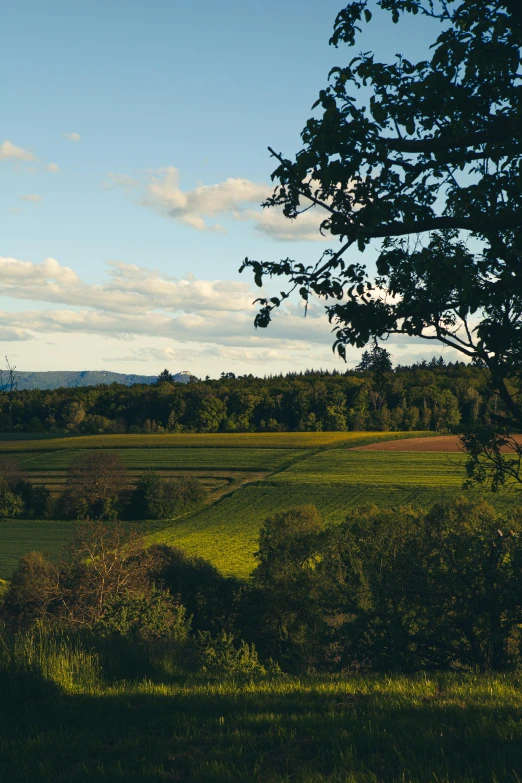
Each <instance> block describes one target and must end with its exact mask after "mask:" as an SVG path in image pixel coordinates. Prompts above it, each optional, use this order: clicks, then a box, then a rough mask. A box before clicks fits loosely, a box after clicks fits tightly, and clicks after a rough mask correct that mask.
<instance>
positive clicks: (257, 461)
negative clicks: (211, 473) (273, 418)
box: [19, 447, 306, 472]
mask: <svg viewBox="0 0 522 783" xmlns="http://www.w3.org/2000/svg"><path fill="white" fill-rule="evenodd" d="M107 451H109V453H113V454H119V455H120V457H121V460H122V462H123V464H124V465H125V466H126V467H127V468H130V469H135V470H136V469H139V470H148V469H151V470H156V469H162V470H255V471H259V470H266V471H270V472H273V471H276V470H281V469H282V468H283V467H286V465H288V464H290V463H291V462H292V461H293V460H296V459H298V458H299V457H301V456H303V455H305V454H306V451H305V450H304V449H286V448H277V449H268V448H261V449H259V448H248V449H238V448H235V449H232V448H227V447H224V448H212V449H209V448H185V449H183V448H179V447H178V448H168V449H157V448H147V449H137V448H132V449H130V448H129V449H121V450H118V451H114V450H112V449H110V450H109V449H107ZM88 453H89V451H88V450H87V449H81V450H80V449H66V450H65V449H64V450H63V451H57V452H51V453H46V454H31V455H23V456H21V457H20V459H19V462H20V464H21V465H22V466H23V468H24V470H65V469H67V468H68V466H69V464H70V462H71V460H73V459H76V458H77V457H81V456H82V455H85V454H88Z"/></svg>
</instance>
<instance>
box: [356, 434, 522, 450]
mask: <svg viewBox="0 0 522 783" xmlns="http://www.w3.org/2000/svg"><path fill="white" fill-rule="evenodd" d="M515 439H516V441H517V443H522V435H515ZM355 448H356V449H358V450H360V451H418V452H420V451H426V452H427V451H446V452H457V451H462V446H461V445H460V443H459V438H458V436H457V435H434V436H431V437H428V438H411V439H408V440H386V441H383V442H377V443H369V444H368V445H366V446H355ZM505 451H509V449H505Z"/></svg>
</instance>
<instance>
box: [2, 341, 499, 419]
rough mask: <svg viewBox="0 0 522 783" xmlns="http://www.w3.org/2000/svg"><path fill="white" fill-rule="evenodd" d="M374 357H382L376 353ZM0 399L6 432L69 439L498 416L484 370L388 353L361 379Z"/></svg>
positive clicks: (318, 377) (227, 378)
mask: <svg viewBox="0 0 522 783" xmlns="http://www.w3.org/2000/svg"><path fill="white" fill-rule="evenodd" d="M376 351H377V353H376ZM169 377H170V376H169V373H168V372H166V371H165V372H164V373H162V374H161V375H160V376H159V379H158V382H157V383H155V384H152V385H143V384H136V385H134V386H131V387H127V386H123V385H121V384H116V383H114V384H111V385H108V386H91V387H82V388H73V389H71V388H62V389H55V390H38V389H33V390H24V391H16V390H12V391H7V390H5V391H3V392H1V393H0V431H2V432H44V431H45V432H50V433H53V432H54V433H57V432H71V433H84V434H96V433H106V432H109V433H110V432H112V433H125V432H129V433H141V432H144V433H150V432H263V431H269V432H277V431H285V430H286V431H316V430H340V431H343V430H383V431H388V430H435V431H438V432H440V431H447V430H451V429H452V428H453V427H457V426H459V425H464V426H467V425H476V424H485V423H488V421H489V414H490V413H491V412H493V413H500V412H502V406H501V403H500V401H499V400H498V398H497V396H495V395H494V393H493V392H492V391H491V389H490V387H489V383H488V382H489V371H488V370H487V369H486V368H483V367H480V366H477V365H473V364H464V363H463V362H456V363H449V364H446V363H445V362H444V361H443V359H442V358H439V359H436V358H433V359H432V360H431V361H430V362H421V363H418V364H414V365H412V366H398V367H396V368H395V369H392V368H391V363H390V362H389V359H388V357H387V354H386V352H385V351H384V350H383V349H374V350H373V352H371V353H370V352H366V353H365V355H364V356H363V361H362V362H361V364H360V365H359V367H358V368H356V369H355V370H348V371H346V372H344V373H341V372H337V371H334V372H331V373H330V372H323V371H319V372H316V371H307V372H305V373H300V374H297V373H289V374H287V375H285V376H282V375H279V376H272V377H268V378H255V377H254V376H252V375H245V376H239V377H236V376H235V375H234V374H233V373H223V374H222V377H221V378H220V379H217V380H212V379H210V378H207V379H206V380H197V379H192V380H191V382H190V383H188V384H180V383H175V382H173V381H171V380H169Z"/></svg>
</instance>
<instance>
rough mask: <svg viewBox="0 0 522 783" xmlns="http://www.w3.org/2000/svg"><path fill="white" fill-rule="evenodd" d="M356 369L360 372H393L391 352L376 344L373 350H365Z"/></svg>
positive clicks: (380, 373)
mask: <svg viewBox="0 0 522 783" xmlns="http://www.w3.org/2000/svg"><path fill="white" fill-rule="evenodd" d="M355 369H356V370H357V371H358V372H364V371H365V370H371V371H373V372H375V373H377V374H378V375H382V373H384V372H391V370H392V362H391V354H390V352H389V351H387V350H386V348H381V347H380V346H378V345H374V346H373V348H372V350H371V351H365V352H364V353H363V355H362V357H361V361H360V363H359V364H358V365H357V367H356V368H355Z"/></svg>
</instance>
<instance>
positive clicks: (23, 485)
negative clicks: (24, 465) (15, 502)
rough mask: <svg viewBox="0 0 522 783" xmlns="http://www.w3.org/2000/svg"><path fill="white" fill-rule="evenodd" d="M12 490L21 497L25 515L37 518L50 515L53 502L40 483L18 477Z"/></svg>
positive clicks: (47, 491) (45, 488)
mask: <svg viewBox="0 0 522 783" xmlns="http://www.w3.org/2000/svg"><path fill="white" fill-rule="evenodd" d="M13 491H14V493H15V494H16V495H18V496H19V497H20V498H21V499H22V502H23V504H24V514H25V516H28V517H33V518H37V519H38V518H42V517H43V518H46V517H49V516H51V515H52V512H53V502H52V498H51V493H50V492H49V490H48V489H47V487H44V486H43V485H42V484H37V485H35V484H32V483H31V482H30V481H27V480H26V479H19V480H18V481H17V482H16V484H15V485H14V488H13Z"/></svg>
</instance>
